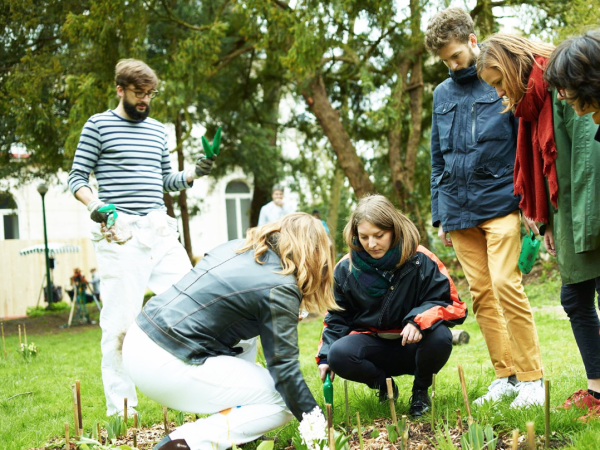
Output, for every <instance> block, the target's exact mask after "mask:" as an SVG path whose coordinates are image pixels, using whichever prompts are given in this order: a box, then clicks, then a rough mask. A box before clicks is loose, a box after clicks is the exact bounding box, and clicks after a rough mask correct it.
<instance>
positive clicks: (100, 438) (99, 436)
mask: <svg viewBox="0 0 600 450" xmlns="http://www.w3.org/2000/svg"><path fill="white" fill-rule="evenodd" d="M96 433H97V434H98V442H100V443H101V444H102V435H101V434H100V423H98V422H96Z"/></svg>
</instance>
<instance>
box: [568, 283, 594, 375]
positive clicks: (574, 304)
mask: <svg viewBox="0 0 600 450" xmlns="http://www.w3.org/2000/svg"><path fill="white" fill-rule="evenodd" d="M596 291H597V292H598V293H599V294H600V277H598V278H593V279H591V280H586V281H582V282H581V283H575V284H563V285H562V287H561V289H560V302H561V304H562V306H563V308H564V309H565V312H566V313H567V315H568V316H569V320H570V321H571V328H572V329H573V334H574V335H575V341H576V342H577V347H579V352H580V353H581V358H582V359H583V365H584V366H585V372H586V374H587V378H588V379H589V380H593V379H596V378H600V320H598V313H597V311H596V304H595V300H596ZM598 305H599V307H600V299H599V300H598Z"/></svg>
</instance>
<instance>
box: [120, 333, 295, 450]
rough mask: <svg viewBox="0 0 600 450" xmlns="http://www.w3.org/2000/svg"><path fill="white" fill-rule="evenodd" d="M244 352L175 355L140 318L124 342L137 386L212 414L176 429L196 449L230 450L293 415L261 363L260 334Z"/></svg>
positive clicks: (172, 404) (166, 401) (169, 402)
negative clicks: (190, 359) (190, 358)
mask: <svg viewBox="0 0 600 450" xmlns="http://www.w3.org/2000/svg"><path fill="white" fill-rule="evenodd" d="M243 342H245V343H248V346H247V349H246V350H245V351H244V353H242V354H240V355H238V356H237V357H233V356H215V357H211V358H208V359H207V360H206V362H205V363H204V364H201V365H191V364H187V363H185V362H183V361H182V360H180V359H179V358H177V357H175V356H173V355H172V354H170V353H169V352H167V351H166V350H164V349H163V348H161V347H160V346H159V345H158V344H156V343H155V342H154V341H152V339H150V338H149V337H148V335H146V333H144V332H143V331H142V330H141V329H140V328H139V327H138V326H137V324H133V325H132V327H131V328H130V329H129V331H128V332H127V336H126V337H125V341H124V343H123V363H124V366H125V370H127V371H128V373H129V376H130V377H131V378H132V380H133V382H134V383H135V385H136V387H137V388H138V389H139V390H140V391H141V392H143V393H144V394H145V395H147V396H148V397H150V398H151V399H152V400H154V401H156V402H158V403H160V404H161V405H164V406H167V407H169V408H172V409H176V410H179V411H184V412H191V413H198V414H212V415H211V416H209V417H207V418H203V419H198V420H197V421H195V422H192V423H186V424H184V425H182V426H181V427H179V428H177V429H176V430H175V431H173V432H172V433H171V434H170V435H169V436H170V437H171V439H173V440H175V439H185V441H186V443H187V445H188V446H189V447H190V448H191V449H192V450H224V449H226V448H229V447H231V445H232V444H233V443H235V444H236V445H237V444H243V443H244V442H249V441H253V440H255V439H257V438H259V437H260V436H262V435H263V434H265V433H266V432H268V431H271V430H273V429H275V428H278V427H280V426H282V425H284V424H286V423H287V422H289V421H290V420H291V419H292V417H293V416H292V414H291V413H290V411H289V410H288V409H287V407H286V405H285V402H284V401H283V398H282V397H281V395H279V393H278V392H277V390H276V389H275V383H274V382H273V378H271V375H270V374H269V372H268V370H267V369H265V368H263V367H261V366H258V365H257V364H256V363H255V362H254V361H255V359H256V345H257V340H256V339H252V340H250V341H243Z"/></svg>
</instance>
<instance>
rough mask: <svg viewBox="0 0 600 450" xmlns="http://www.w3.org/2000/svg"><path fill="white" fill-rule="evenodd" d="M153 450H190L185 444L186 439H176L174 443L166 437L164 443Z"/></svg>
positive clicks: (160, 443)
mask: <svg viewBox="0 0 600 450" xmlns="http://www.w3.org/2000/svg"><path fill="white" fill-rule="evenodd" d="M153 450H190V448H189V447H188V445H187V444H186V443H185V439H175V440H174V441H173V440H172V439H171V438H170V437H169V436H165V437H164V438H163V439H162V441H160V442H159V443H158V444H156V445H155V446H154V449H153Z"/></svg>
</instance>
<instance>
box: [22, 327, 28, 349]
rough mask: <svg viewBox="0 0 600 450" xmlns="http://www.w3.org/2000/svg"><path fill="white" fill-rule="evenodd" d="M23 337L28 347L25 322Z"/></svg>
mask: <svg viewBox="0 0 600 450" xmlns="http://www.w3.org/2000/svg"><path fill="white" fill-rule="evenodd" d="M23 338H24V340H25V347H27V328H25V324H23Z"/></svg>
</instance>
